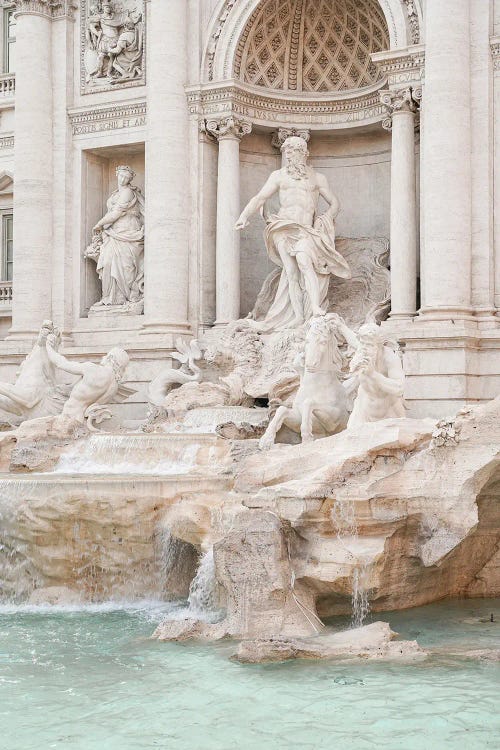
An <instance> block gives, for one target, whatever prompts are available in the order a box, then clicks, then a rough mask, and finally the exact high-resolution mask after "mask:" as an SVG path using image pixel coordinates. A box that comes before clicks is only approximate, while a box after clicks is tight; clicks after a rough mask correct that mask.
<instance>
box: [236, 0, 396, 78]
mask: <svg viewBox="0 0 500 750" xmlns="http://www.w3.org/2000/svg"><path fill="white" fill-rule="evenodd" d="M388 48H389V33H388V30H387V24H386V22H385V18H384V15H383V13H382V11H381V9H380V6H379V5H378V3H377V2H374V0H361V1H359V2H354V1H353V0H338V2H336V3H335V4H332V3H331V2H330V0H266V2H264V3H261V4H260V5H259V6H258V8H257V9H256V11H255V12H254V13H253V14H252V16H251V17H250V19H249V21H248V23H247V26H246V28H245V31H244V32H243V35H242V37H241V40H240V44H239V46H238V51H237V55H236V60H235V66H234V74H235V77H237V78H239V79H241V80H242V81H244V82H246V83H250V84H252V85H254V86H262V87H265V88H271V89H275V90H276V89H277V90H280V89H284V90H290V91H317V92H330V91H347V90H353V89H356V88H362V87H364V86H369V85H371V84H373V83H375V82H376V81H378V80H379V79H380V74H379V71H378V69H377V67H376V66H375V65H374V64H373V62H372V60H371V54H372V53H374V52H380V51H381V50H384V49H388Z"/></svg>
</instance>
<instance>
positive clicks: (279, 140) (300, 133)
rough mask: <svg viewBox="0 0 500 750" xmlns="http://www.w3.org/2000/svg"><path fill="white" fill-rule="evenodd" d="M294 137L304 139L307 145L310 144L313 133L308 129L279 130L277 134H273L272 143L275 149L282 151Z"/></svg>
mask: <svg viewBox="0 0 500 750" xmlns="http://www.w3.org/2000/svg"><path fill="white" fill-rule="evenodd" d="M292 136H296V137H297V138H303V139H304V141H305V142H306V143H309V139H310V137H311V131H310V130H307V128H300V129H297V128H279V129H278V130H277V131H276V132H275V133H273V136H272V139H271V143H272V145H273V146H274V148H278V149H281V147H282V145H283V144H284V142H285V141H286V139H287V138H291V137H292Z"/></svg>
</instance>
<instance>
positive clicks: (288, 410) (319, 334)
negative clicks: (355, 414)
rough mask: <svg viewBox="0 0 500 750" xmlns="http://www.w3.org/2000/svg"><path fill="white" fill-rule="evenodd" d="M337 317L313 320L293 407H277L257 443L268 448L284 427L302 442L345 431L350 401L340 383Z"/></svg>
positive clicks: (330, 315) (307, 338) (331, 315)
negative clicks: (298, 436)
mask: <svg viewBox="0 0 500 750" xmlns="http://www.w3.org/2000/svg"><path fill="white" fill-rule="evenodd" d="M339 321H340V319H339V317H338V316H337V315H336V314H328V315H323V316H318V317H315V318H312V319H311V321H310V323H309V330H308V332H307V335H306V341H305V347H304V354H303V355H301V358H302V359H303V366H302V372H301V378H300V386H299V390H298V391H297V394H296V396H295V398H294V401H293V404H292V406H280V407H279V408H278V410H277V412H276V414H275V415H274V417H273V419H272V420H271V422H270V423H269V426H268V428H267V430H266V432H265V433H264V435H263V436H262V438H261V440H260V443H259V445H260V447H261V448H262V449H268V448H271V447H272V446H273V444H274V442H275V440H276V436H277V434H278V432H279V430H280V429H281V428H282V427H283V426H286V427H288V428H289V429H291V430H293V432H298V433H300V436H301V438H302V442H303V443H306V442H309V441H311V440H313V439H314V438H315V437H326V436H327V435H334V434H335V433H336V432H340V431H341V430H344V429H345V427H346V425H347V420H348V417H349V397H348V395H347V391H346V390H345V388H344V386H343V385H342V383H341V380H340V378H341V370H342V354H341V352H340V350H339V345H338V339H337V330H338V324H339Z"/></svg>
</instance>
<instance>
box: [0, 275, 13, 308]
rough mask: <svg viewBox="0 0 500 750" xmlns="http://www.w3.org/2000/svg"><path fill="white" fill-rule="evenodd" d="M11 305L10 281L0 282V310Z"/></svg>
mask: <svg viewBox="0 0 500 750" xmlns="http://www.w3.org/2000/svg"><path fill="white" fill-rule="evenodd" d="M11 305H12V281H0V309H2V310H4V309H5V308H6V307H10V306H11Z"/></svg>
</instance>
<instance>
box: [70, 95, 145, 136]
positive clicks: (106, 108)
mask: <svg viewBox="0 0 500 750" xmlns="http://www.w3.org/2000/svg"><path fill="white" fill-rule="evenodd" d="M69 119H70V122H71V127H72V130H73V135H87V134H90V133H102V132H107V131H110V130H123V129H125V128H143V127H144V126H145V125H146V102H145V101H144V100H141V101H135V102H124V103H122V104H120V103H116V104H105V105H101V106H96V107H92V108H85V109H73V110H70V111H69Z"/></svg>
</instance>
